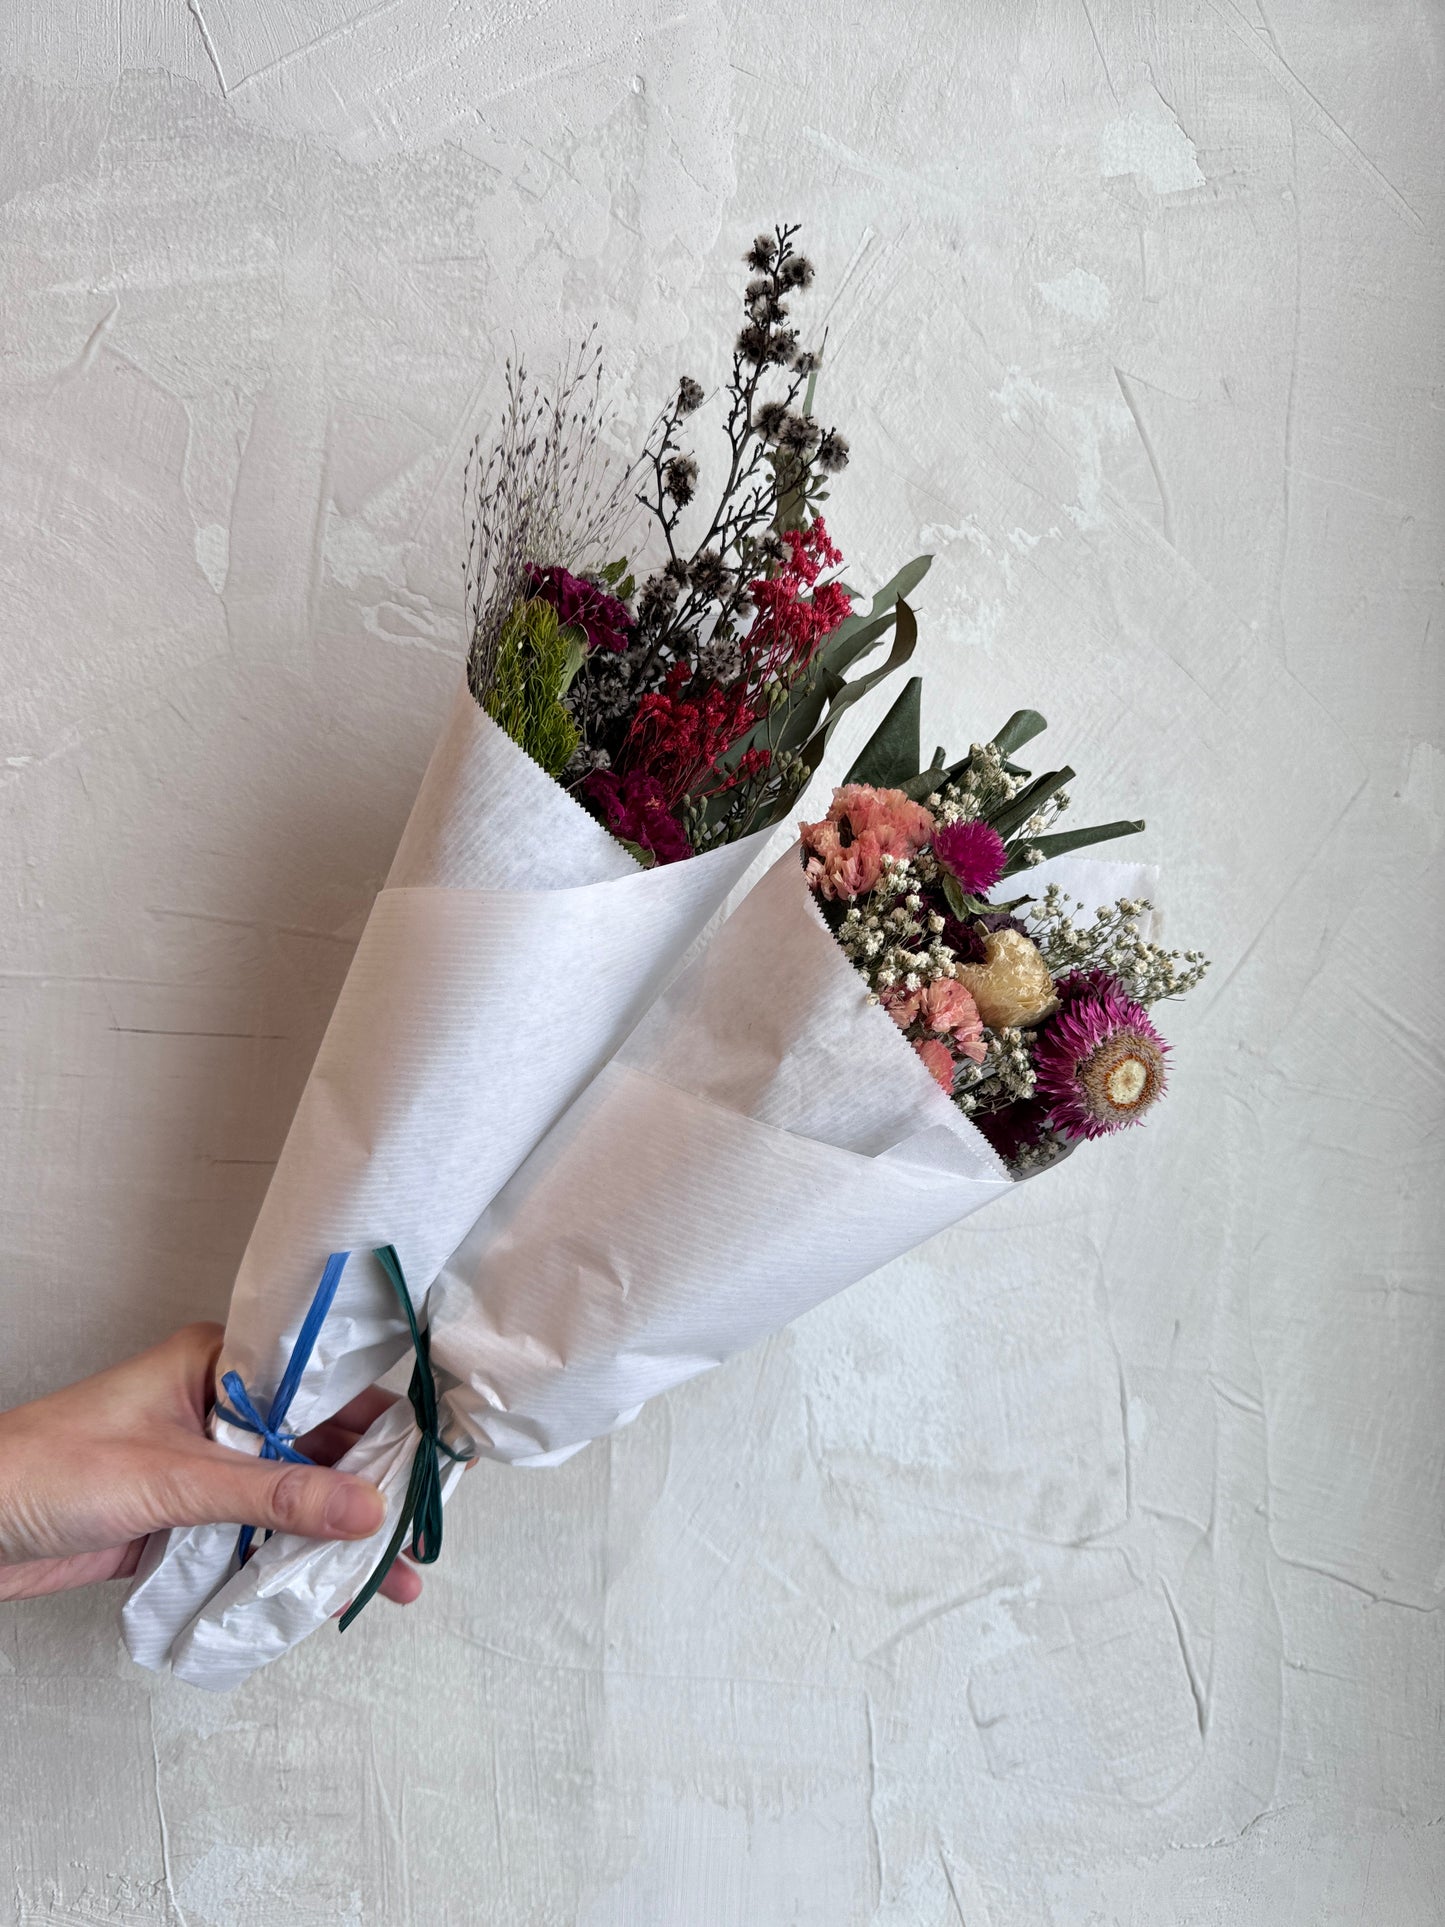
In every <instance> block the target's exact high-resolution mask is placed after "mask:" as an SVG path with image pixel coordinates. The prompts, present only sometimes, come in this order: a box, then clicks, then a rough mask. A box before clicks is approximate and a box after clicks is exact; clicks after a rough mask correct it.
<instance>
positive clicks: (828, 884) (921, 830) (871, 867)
mask: <svg viewBox="0 0 1445 1927" xmlns="http://www.w3.org/2000/svg"><path fill="white" fill-rule="evenodd" d="M933 827H934V826H933V817H932V815H931V814H930V812H929V811H928V810H926V809H925V808H924V807H923V805H922V804H921V803H915V802H914V801H913V799H912V797H910V796H906V795H905V794H904V792H903V791H902V790H879V789H872V788H870V787H869V785H867V784H866V783H845V784H844V786H843V787H842V789H838V790H835V791H834V792H833V801H832V803H831V804H830V806H829V809H828V814H827V815H826V816H825V817H824V819H823V821H822V822H821V823H804V824H803V825H802V836H803V849H804V851H805V853H806V860H807V874H808V881H809V883H810V884H811V885H812V887H813V888H814V889H815V890H817V891H818V892H819V894H820V895H821V896H824V897H828V898H830V899H831V898H836V897H861V896H866V895H867V894H868V892H869V891H870V890H871V889H872V888H873V886H874V885H875V884H876V883H877V881H878V879H879V877H880V876H881V875H882V874H883V859H884V857H885V856H892V857H898V858H899V859H900V860H902V861H904V862H906V861H907V860H908V859H909V858H911V857H915V856H917V854H918V852H919V851H920V850H922V849H924V848H925V847H926V846H927V844H928V841H929V839H930V838H931V837H932V835H933Z"/></svg>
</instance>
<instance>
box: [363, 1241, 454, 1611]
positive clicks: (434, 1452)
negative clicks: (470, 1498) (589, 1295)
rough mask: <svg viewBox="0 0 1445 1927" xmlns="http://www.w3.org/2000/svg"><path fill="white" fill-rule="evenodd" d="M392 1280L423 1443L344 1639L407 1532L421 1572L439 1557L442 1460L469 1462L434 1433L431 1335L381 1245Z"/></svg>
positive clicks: (395, 1261) (380, 1257) (392, 1256)
mask: <svg viewBox="0 0 1445 1927" xmlns="http://www.w3.org/2000/svg"><path fill="white" fill-rule="evenodd" d="M371 1255H372V1256H373V1257H374V1258H375V1259H376V1261H377V1263H378V1264H379V1265H380V1266H381V1268H382V1270H383V1271H384V1272H385V1273H386V1275H387V1277H388V1278H389V1279H390V1280H391V1288H392V1290H393V1291H394V1292H395V1293H396V1297H397V1303H398V1304H399V1305H400V1306H401V1308H402V1311H403V1312H404V1313H405V1314H406V1324H407V1330H408V1331H409V1332H410V1333H411V1343H412V1350H413V1351H414V1352H415V1353H416V1365H415V1367H414V1368H413V1371H412V1375H411V1384H410V1385H408V1387H407V1390H406V1395H407V1397H408V1398H409V1399H410V1400H411V1409H412V1411H413V1412H415V1413H416V1425H417V1430H418V1431H419V1432H420V1433H421V1437H420V1438H419V1439H418V1440H417V1442H416V1454H415V1456H414V1458H413V1459H412V1462H411V1479H410V1481H409V1483H408V1485H407V1488H406V1500H405V1502H404V1504H403V1505H402V1508H401V1517H400V1518H399V1519H398V1520H397V1522H396V1531H395V1532H393V1533H392V1535H391V1542H390V1544H389V1545H388V1546H387V1548H386V1551H385V1552H384V1553H383V1554H382V1555H381V1560H380V1563H379V1564H378V1565H377V1567H376V1570H375V1571H374V1572H373V1573H372V1575H371V1577H370V1578H369V1579H368V1580H367V1582H366V1584H365V1585H364V1586H363V1587H362V1589H361V1591H360V1592H359V1593H358V1594H357V1595H356V1597H355V1599H353V1600H352V1602H351V1604H350V1605H349V1606H348V1607H347V1608H346V1611H345V1612H344V1613H343V1614H342V1615H341V1627H340V1630H341V1631H342V1632H343V1633H344V1632H345V1631H346V1629H347V1627H348V1626H349V1625H350V1624H351V1622H352V1620H353V1619H355V1617H356V1615H357V1614H358V1613H359V1612H360V1611H361V1610H362V1608H363V1607H364V1606H366V1605H368V1604H370V1602H371V1599H372V1597H373V1595H374V1594H375V1592H376V1590H377V1588H378V1587H379V1586H380V1584H381V1582H382V1580H383V1579H385V1577H386V1575H387V1574H388V1573H389V1572H390V1571H391V1569H392V1567H393V1566H394V1565H395V1564H396V1560H397V1555H398V1554H399V1553H400V1551H401V1549H402V1546H403V1544H404V1543H405V1541H406V1535H407V1531H408V1528H410V1529H411V1545H410V1547H409V1551H410V1553H411V1556H412V1558H413V1559H415V1560H416V1562H417V1564H418V1565H419V1566H430V1565H434V1564H435V1562H436V1561H437V1559H438V1558H440V1556H441V1549H442V1474H441V1463H440V1461H441V1454H442V1453H443V1452H444V1453H445V1454H446V1456H447V1457H448V1458H449V1459H451V1460H452V1462H453V1463H454V1464H457V1465H460V1464H463V1463H464V1462H465V1461H466V1460H467V1459H469V1458H470V1457H471V1454H470V1453H469V1452H454V1451H453V1450H452V1448H451V1447H450V1446H449V1445H447V1444H445V1443H444V1442H443V1440H442V1437H441V1433H440V1432H439V1430H438V1428H437V1385H436V1379H435V1378H434V1377H433V1376H432V1368H431V1331H430V1329H429V1328H428V1330H426V1331H423V1330H422V1329H421V1327H420V1326H419V1325H418V1324H417V1322H416V1311H415V1309H414V1308H413V1306H412V1302H411V1293H410V1292H409V1291H408V1290H407V1288H406V1279H405V1277H404V1276H403V1275H402V1269H401V1260H400V1258H398V1257H397V1255H396V1247H395V1245H383V1246H382V1247H381V1248H380V1250H378V1251H374V1252H373V1253H372V1254H371Z"/></svg>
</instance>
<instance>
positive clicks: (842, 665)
mask: <svg viewBox="0 0 1445 1927" xmlns="http://www.w3.org/2000/svg"><path fill="white" fill-rule="evenodd" d="M932 563H933V557H932V556H931V555H916V556H914V558H913V560H912V561H911V562H905V563H904V565H903V567H902V568H901V569H900V570H899V571H898V573H897V575H895V576H894V577H893V579H892V581H891V582H885V583H884V585H883V587H882V588H881V589H880V590H879V591H878V593H877V595H875V596H874V598H873V601H872V603H871V605H870V606H869V608H868V610H867V612H866V614H865V613H864V612H863V611H861V610H857V609H855V610H854V611H853V613H852V615H849V616H844V618H843V620H842V621H841V622H840V623H839V624H838V627H837V628H836V629H835V630H834V631H833V633H832V635H831V636H829V638H828V640H827V641H826V642H825V643H824V644H823V647H822V649H821V650H820V651H819V652H818V660H819V661H820V662H826V663H827V664H828V666H829V667H830V668H832V669H837V670H840V671H841V670H844V669H846V668H847V667H848V666H849V664H850V663H854V662H856V661H857V660H858V658H859V656H861V655H862V654H863V653H864V652H865V650H867V649H868V648H870V647H871V646H872V644H873V643H875V642H876V641H877V639H878V638H879V636H881V635H883V634H884V633H885V631H886V630H887V629H888V628H889V626H890V624H891V623H892V620H893V608H894V604H895V603H898V602H901V601H902V600H904V598H905V597H907V596H910V595H912V593H913V591H914V590H915V589H916V588H917V587H918V585H919V583H920V582H921V581H922V580H923V578H924V576H926V575H927V574H928V571H929V569H930V567H931V566H932Z"/></svg>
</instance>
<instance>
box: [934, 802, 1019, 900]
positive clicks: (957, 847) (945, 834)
mask: <svg viewBox="0 0 1445 1927" xmlns="http://www.w3.org/2000/svg"><path fill="white" fill-rule="evenodd" d="M933 854H934V855H935V856H936V857H937V858H938V860H939V862H940V863H941V864H942V865H943V867H944V869H945V870H947V871H948V873H949V875H950V876H954V877H957V878H958V881H959V883H960V884H961V885H962V886H963V888H964V889H965V890H966V891H967V892H968V894H969V895H970V896H971V897H981V896H986V895H987V893H988V892H989V891H990V890H991V889H992V888H993V886H994V885H995V884H996V883H997V882H998V880H999V878H1000V877H1001V876H1002V875H1003V873H1004V869H1005V866H1006V865H1007V863H1008V854H1007V852H1006V851H1005V849H1004V845H1003V838H1002V837H1001V836H1000V835H999V833H998V831H997V830H996V829H995V828H994V827H993V825H992V824H991V823H983V822H979V821H974V822H972V823H945V824H944V825H943V827H942V828H941V829H939V830H936V831H935V832H934V837H933Z"/></svg>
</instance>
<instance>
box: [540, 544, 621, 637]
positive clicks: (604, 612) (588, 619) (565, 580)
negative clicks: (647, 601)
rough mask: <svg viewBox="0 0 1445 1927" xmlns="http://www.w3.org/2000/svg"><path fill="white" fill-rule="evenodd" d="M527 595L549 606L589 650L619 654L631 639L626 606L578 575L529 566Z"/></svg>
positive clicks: (561, 569) (565, 627) (558, 569)
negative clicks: (582, 638)
mask: <svg viewBox="0 0 1445 1927" xmlns="http://www.w3.org/2000/svg"><path fill="white" fill-rule="evenodd" d="M527 593H528V595H530V596H533V597H536V598H537V599H538V600H540V601H542V602H550V603H551V605H552V607H553V608H554V609H555V610H556V611H557V620H558V621H559V622H560V623H561V625H562V627H563V628H564V629H580V630H581V631H582V632H583V634H584V635H585V636H586V638H587V647H588V649H589V650H591V649H610V650H612V651H613V652H614V653H616V654H620V653H621V651H622V650H624V649H625V648H626V647H627V645H628V643H629V642H630V641H631V639H632V618H631V616H630V615H628V613H627V607H626V604H625V603H621V602H619V601H618V599H617V597H616V596H615V595H609V594H608V593H607V591H606V590H605V589H601V588H599V587H598V586H597V584H596V583H595V582H588V581H587V580H586V579H585V578H584V577H582V576H580V575H572V574H571V573H570V572H569V571H568V570H566V569H563V568H560V567H557V566H554V567H552V568H550V569H539V568H535V567H530V566H529V567H528V570H527Z"/></svg>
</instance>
